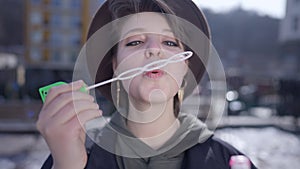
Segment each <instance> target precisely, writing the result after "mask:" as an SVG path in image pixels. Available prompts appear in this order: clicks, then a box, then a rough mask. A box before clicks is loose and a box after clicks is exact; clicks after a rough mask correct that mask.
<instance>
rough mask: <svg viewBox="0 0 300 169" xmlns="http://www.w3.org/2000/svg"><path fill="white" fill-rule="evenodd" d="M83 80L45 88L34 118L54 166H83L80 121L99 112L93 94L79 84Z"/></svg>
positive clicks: (84, 120)
mask: <svg viewBox="0 0 300 169" xmlns="http://www.w3.org/2000/svg"><path fill="white" fill-rule="evenodd" d="M84 85H85V84H84V82H83V81H76V82H73V83H70V84H67V85H61V86H56V87H53V88H51V89H50V91H49V92H48V95H47V98H46V101H45V103H44V105H43V107H42V110H41V112H40V114H39V118H38V121H37V129H38V130H39V131H40V133H41V134H42V135H43V137H44V138H45V140H46V142H47V144H48V146H49V148H50V151H51V154H52V156H53V161H54V168H55V169H69V168H72V169H77V168H78V169H83V168H84V167H85V165H86V162H87V154H86V149H85V132H84V129H83V125H84V124H85V123H86V122H87V121H89V120H91V119H94V118H96V117H99V116H101V115H102V111H101V110H99V106H98V104H96V103H94V98H93V97H92V96H91V95H89V94H87V93H84V92H80V91H79V90H80V88H81V87H82V86H84Z"/></svg>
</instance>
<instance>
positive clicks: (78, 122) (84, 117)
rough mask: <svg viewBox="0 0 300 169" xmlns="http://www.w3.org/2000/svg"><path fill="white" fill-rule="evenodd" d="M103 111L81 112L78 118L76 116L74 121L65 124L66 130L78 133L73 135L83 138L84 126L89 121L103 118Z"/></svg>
mask: <svg viewBox="0 0 300 169" xmlns="http://www.w3.org/2000/svg"><path fill="white" fill-rule="evenodd" d="M101 116H102V111H101V110H87V111H83V112H80V113H79V114H78V115H77V116H74V117H73V118H72V119H70V120H69V121H68V122H67V123H65V125H64V126H65V127H66V129H68V130H69V131H70V132H71V131H72V132H77V133H73V134H74V135H78V136H79V137H82V134H83V133H84V125H85V123H86V122H87V121H89V120H92V119H95V118H98V117H101Z"/></svg>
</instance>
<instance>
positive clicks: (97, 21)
mask: <svg viewBox="0 0 300 169" xmlns="http://www.w3.org/2000/svg"><path fill="white" fill-rule="evenodd" d="M112 1H120V2H122V3H132V2H133V1H138V0H107V1H105V2H104V3H103V4H102V6H101V7H100V8H99V9H98V11H97V13H96V14H95V16H94V17H93V19H92V22H91V25H90V27H89V30H88V36H87V39H88V40H89V39H90V38H91V37H92V35H93V34H94V33H96V32H97V31H98V30H99V29H100V28H102V27H103V26H105V25H107V24H109V23H111V22H112V21H113V20H114V19H115V17H114V16H113V13H112V11H111V10H112V9H111V7H110V3H111V2H112ZM150 1H151V2H154V3H156V4H157V5H158V6H159V3H158V2H157V1H156V0H140V1H138V2H139V3H145V4H147V3H149V2H150ZM163 2H164V4H165V5H167V6H168V8H170V9H171V10H172V11H173V14H174V15H175V16H177V17H179V18H182V19H184V20H186V21H188V22H190V23H192V24H193V25H194V26H195V27H197V28H198V29H200V30H201V32H203V34H204V35H205V36H206V42H205V43H204V44H203V43H199V44H195V45H199V48H201V49H202V51H201V55H202V56H200V57H201V59H200V57H199V56H197V55H196V54H195V52H193V53H194V54H193V56H192V57H191V58H190V59H189V68H190V70H191V72H192V73H193V76H194V79H195V80H196V82H197V83H199V81H200V80H201V78H202V76H203V73H204V72H205V70H206V68H205V66H204V65H205V63H206V62H207V59H208V56H209V51H210V43H209V40H210V29H209V26H208V23H207V21H206V18H205V16H204V14H203V12H202V11H201V9H199V8H198V7H197V6H196V5H195V4H194V2H193V1H192V0H163ZM142 6H143V5H140V6H139V7H141V8H142ZM159 7H160V6H159ZM146 11H147V12H149V9H138V11H137V12H132V13H130V14H134V13H138V12H146ZM164 13H167V12H165V11H164ZM191 36H193V35H191ZM100 39H101V38H100ZM189 50H190V51H193V50H192V49H190V48H189ZM94 57H95V56H94ZM112 58H113V56H112V51H109V52H108V53H107V54H106V55H105V56H104V57H103V58H101V63H100V64H99V66H98V68H97V70H96V71H97V73H96V77H95V79H94V80H95V82H96V83H97V82H102V81H105V80H108V79H111V78H112V77H113V75H114V72H113V66H112ZM87 60H89V56H87ZM91 60H93V59H91ZM88 62H89V61H88ZM90 71H91V70H90ZM94 71H95V70H94ZM189 85H193V84H189V83H187V86H186V89H187V90H188V91H185V95H186V94H187V95H188V94H190V93H191V92H192V89H194V88H195V85H193V86H189ZM98 89H99V90H100V92H101V94H102V95H103V96H104V97H105V98H106V99H108V100H111V101H112V95H111V84H107V85H104V86H101V87H99V88H98Z"/></svg>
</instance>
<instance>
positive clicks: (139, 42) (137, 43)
mask: <svg viewBox="0 0 300 169" xmlns="http://www.w3.org/2000/svg"><path fill="white" fill-rule="evenodd" d="M142 43H143V42H142V41H139V40H136V41H132V42H129V43H127V44H126V46H137V45H139V44H142Z"/></svg>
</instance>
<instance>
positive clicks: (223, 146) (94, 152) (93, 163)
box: [42, 137, 256, 169]
mask: <svg viewBox="0 0 300 169" xmlns="http://www.w3.org/2000/svg"><path fill="white" fill-rule="evenodd" d="M240 154H242V153H241V152H239V151H238V150H236V149H235V148H234V147H232V146H231V145H229V144H228V143H226V142H224V141H222V140H220V139H217V138H215V137H211V138H209V139H208V140H207V141H205V142H204V143H199V144H197V145H195V146H193V147H191V148H190V149H188V150H187V151H186V152H185V155H184V159H183V162H182V165H181V168H182V169H230V166H229V160H230V157H231V156H232V155H240ZM251 165H252V166H251V169H256V167H255V166H254V165H253V164H251ZM51 167H52V157H51V156H49V157H48V159H47V160H46V162H45V163H44V165H43V167H42V169H51ZM85 169H119V168H118V165H117V161H116V155H114V154H112V153H110V152H108V151H106V150H104V149H102V148H101V147H99V146H97V145H96V144H95V145H93V147H92V148H91V149H90V151H89V152H88V162H87V165H86V167H85Z"/></svg>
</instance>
